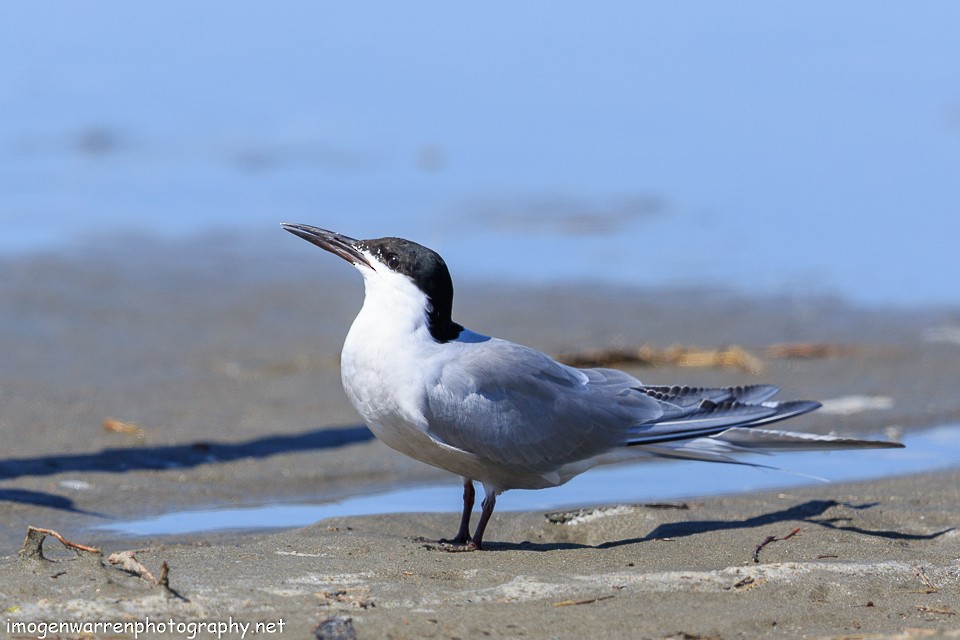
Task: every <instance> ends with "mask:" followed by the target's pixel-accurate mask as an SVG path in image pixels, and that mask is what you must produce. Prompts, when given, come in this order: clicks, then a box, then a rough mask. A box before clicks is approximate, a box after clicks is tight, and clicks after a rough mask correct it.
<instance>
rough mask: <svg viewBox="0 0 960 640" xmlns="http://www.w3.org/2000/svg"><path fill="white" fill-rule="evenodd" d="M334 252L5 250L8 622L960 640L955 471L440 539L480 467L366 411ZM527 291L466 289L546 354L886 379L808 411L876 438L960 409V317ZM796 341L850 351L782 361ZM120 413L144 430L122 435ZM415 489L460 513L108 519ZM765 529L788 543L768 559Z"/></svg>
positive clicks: (526, 523)
mask: <svg viewBox="0 0 960 640" xmlns="http://www.w3.org/2000/svg"><path fill="white" fill-rule="evenodd" d="M321 257H322V256H315V255H310V254H309V252H307V254H306V255H304V256H302V257H301V256H299V255H297V253H289V254H286V253H281V254H279V255H271V257H270V259H267V256H266V251H265V250H263V249H258V248H256V247H251V246H247V245H243V244H242V243H239V244H237V245H231V244H226V245H224V246H219V247H217V246H214V247H213V248H211V246H210V245H209V244H203V243H200V242H196V243H189V242H180V243H173V242H169V243H156V242H146V241H145V242H144V246H142V247H140V248H139V251H135V250H124V251H113V250H111V251H105V250H104V251H99V252H96V254H95V255H91V254H90V253H82V254H78V255H74V256H68V257H63V256H60V257H54V256H36V257H30V258H19V259H8V260H4V261H0V300H2V301H3V307H2V310H0V313H2V323H0V330H2V333H0V353H3V354H4V358H3V359H2V362H0V432H2V433H3V434H4V441H3V445H2V446H3V450H2V455H0V513H2V518H0V555H2V558H0V605H2V606H3V608H4V610H5V614H4V616H3V620H0V637H5V635H11V634H10V633H8V631H9V629H8V627H7V626H6V625H7V624H8V622H9V623H12V622H37V621H41V620H46V621H59V620H64V621H65V620H86V621H90V622H95V621H101V622H102V621H124V620H127V621H130V622H134V621H136V620H142V619H144V618H145V617H146V616H147V615H149V616H151V617H154V616H155V617H156V619H161V618H162V619H166V620H169V619H170V618H171V617H172V618H174V619H175V620H177V621H181V622H188V621H193V622H199V621H227V620H229V619H230V618H231V617H232V619H233V620H234V621H246V622H255V621H264V622H270V621H279V620H280V619H281V618H282V619H283V620H284V623H285V628H284V634H283V635H284V637H310V636H311V634H313V633H314V629H316V628H317V626H318V624H319V623H320V622H321V621H323V620H325V619H327V618H330V617H334V616H339V617H341V618H350V619H351V623H350V624H351V625H352V627H353V629H354V631H355V633H356V636H357V637H359V638H368V637H369V638H379V637H396V638H403V637H408V638H415V637H438V638H450V637H462V638H472V637H481V636H492V637H528V638H554V637H563V638H582V637H585V636H588V635H594V636H598V637H650V638H671V637H723V638H729V637H760V636H766V637H820V636H843V635H853V636H854V637H859V636H858V635H857V634H881V635H882V634H886V636H888V637H927V636H924V635H922V633H921V632H920V631H916V630H918V629H927V630H938V632H939V633H940V634H941V635H942V636H943V637H957V636H960V620H958V616H960V543H958V538H957V532H956V530H955V529H954V527H957V526H958V518H960V484H958V479H960V475H958V474H960V472H958V471H948V472H938V473H930V474H924V475H917V476H910V477H904V478H893V479H883V480H877V481H871V482H866V483H857V484H844V485H817V486H814V487H808V488H804V489H799V490H790V491H784V492H778V493H770V494H760V495H747V496H733V497H723V498H712V499H698V498H696V497H695V496H693V497H691V498H690V499H688V500H686V501H685V502H684V505H685V506H686V507H687V508H684V509H679V508H660V509H657V508H650V507H644V506H639V505H642V503H644V502H645V499H644V495H643V488H642V487H638V488H637V498H636V503H635V504H628V505H623V507H624V508H622V509H617V510H610V511H600V512H596V513H593V514H592V517H588V518H582V519H580V520H578V521H575V522H574V523H572V524H562V523H556V522H552V521H550V520H548V519H547V518H545V516H544V513H543V512H532V513H509V512H502V513H497V514H495V517H494V520H493V522H492V523H491V525H490V528H489V529H488V540H489V542H488V546H489V551H485V552H481V553H473V554H448V553H443V552H439V551H435V550H431V549H429V548H427V547H428V546H429V545H424V543H422V542H421V541H419V540H418V537H425V538H438V537H443V536H449V535H450V534H451V533H452V529H454V528H455V525H456V519H457V515H456V511H457V509H458V502H459V490H458V487H457V484H458V483H457V481H456V480H455V479H451V478H450V477H449V476H448V475H447V474H444V473H443V472H440V471H437V470H433V469H431V468H429V467H426V466H424V465H421V464H419V463H417V462H414V461H411V460H408V459H406V458H404V457H403V456H400V455H399V454H395V453H394V452H392V451H390V450H389V449H387V448H386V447H384V446H382V445H381V444H379V443H378V442H376V441H375V440H372V439H371V437H370V435H369V433H368V432H367V431H366V429H365V428H364V427H362V425H359V424H358V422H357V418H356V416H355V414H354V413H353V411H352V409H351V408H350V406H349V404H348V403H347V401H346V399H345V398H344V397H343V393H342V390H341V388H340V381H339V372H338V369H337V354H338V352H339V349H340V345H341V342H342V339H343V336H344V335H345V333H346V330H347V328H348V327H349V323H350V321H351V320H352V317H353V315H354V314H355V312H356V310H357V309H358V308H359V305H360V302H361V299H362V291H361V284H360V281H359V278H358V277H356V274H355V273H352V272H350V270H349V269H346V270H345V269H340V268H337V267H342V265H340V264H336V263H335V262H333V261H329V260H322V259H320V258H321ZM454 275H455V276H456V274H454ZM506 293H507V295H505V292H504V290H503V289H502V288H497V287H494V286H492V285H489V284H487V285H484V284H476V283H458V288H457V300H456V303H455V311H456V316H457V318H458V319H459V320H460V321H461V322H464V323H465V324H467V325H468V326H471V327H473V328H475V329H477V330H479V331H482V332H485V333H492V334H495V335H500V336H503V337H506V338H510V339H513V340H517V341H520V342H525V343H527V344H530V345H532V346H535V347H538V348H541V349H544V350H546V351H548V352H551V353H566V352H570V351H575V350H578V349H585V348H600V347H607V346H627V345H639V344H645V343H647V344H652V345H657V346H661V347H666V346H669V345H671V344H675V343H678V344H686V345H690V344H693V345H699V346H701V347H705V348H712V347H719V346H725V345H732V344H736V345H741V346H743V347H744V348H746V349H747V350H749V351H750V352H751V353H756V354H761V363H762V365H763V369H764V371H763V372H762V374H760V375H757V374H753V373H749V372H745V371H738V370H730V369H722V370H721V369H692V368H683V367H676V366H668V367H657V368H631V369H630V371H631V373H634V374H635V375H637V376H638V377H640V378H641V379H643V380H645V381H647V382H652V383H677V382H684V383H690V384H720V383H722V384H748V383H751V382H758V381H765V382H772V383H775V384H778V385H780V386H781V387H782V388H783V394H782V395H783V396H785V397H807V398H814V399H821V400H822V399H831V398H838V397H849V396H866V397H873V398H876V397H883V398H888V399H889V403H888V405H889V408H885V409H874V410H864V411H859V412H853V413H849V414H824V413H822V412H821V413H815V414H812V415H810V416H807V417H804V418H802V419H800V420H796V421H794V422H793V426H794V427H795V428H797V429H803V430H810V431H819V432H827V431H845V432H850V433H855V434H860V435H868V434H869V435H877V434H882V433H883V432H884V431H885V430H887V431H890V428H892V427H895V429H893V430H892V431H891V432H894V433H895V432H896V431H897V430H899V431H907V430H911V429H920V428H923V427H926V426H931V425H936V424H944V423H947V422H951V421H957V420H958V419H960V395H958V394H957V392H956V389H957V387H958V381H960V368H958V367H957V365H956V363H957V357H958V355H960V345H958V344H956V343H955V342H952V341H951V337H950V336H952V335H953V334H952V333H951V329H950V328H951V327H956V326H957V324H958V322H960V310H951V309H931V310H893V309H873V310H864V309H855V308H851V307H849V306H847V305H845V304H843V303H842V302H840V301H837V300H832V299H827V298H811V297H806V296H800V295H797V296H784V297H780V298H769V297H768V298H753V299H752V298H748V297H744V296H738V295H735V294H732V293H706V292H702V291H692V290H691V291H672V292H665V291H648V290H637V291H631V292H624V291H622V290H617V289H613V288H609V287H603V286H592V287H589V288H586V289H584V288H579V287H570V286H554V287H546V286H544V287H535V286H520V285H513V286H512V287H511V288H510V289H509V291H507V292H506ZM954 330H955V329H954ZM780 342H814V343H818V344H840V345H847V346H854V347H856V348H854V349H849V350H845V351H843V352H842V353H841V354H839V355H834V356H833V357H827V358H811V359H797V358H792V359H790V358H788V359H775V358H769V357H763V356H762V348H763V347H764V346H767V345H770V344H773V343H780ZM108 418H115V419H116V420H117V421H119V422H121V423H123V424H124V425H128V426H127V427H123V428H120V429H119V430H114V431H111V430H108V429H105V428H104V426H103V425H104V421H105V420H106V419H108ZM129 425H134V426H132V427H130V426H129ZM716 473H718V474H719V473H723V467H722V466H719V465H718V468H717V471H716ZM412 482H446V483H449V486H450V493H451V495H450V513H445V514H404V515H380V516H370V517H360V518H342V519H334V520H325V521H322V522H319V523H317V524H316V525H313V526H311V527H307V528H305V529H298V530H286V531H275V532H265V533H263V532H261V533H257V534H251V533H231V532H223V533H215V534H204V535H187V536H179V537H157V538H124V537H122V536H118V535H117V534H113V533H110V532H109V531H104V530H98V529H94V528H93V527H94V526H95V525H97V524H101V523H103V522H106V521H108V520H109V519H116V518H133V517H142V516H145V515H150V514H157V513H162V512H166V511H172V510H178V509H185V508H190V507H210V506H229V505H234V506H242V505H254V504H262V503H264V502H269V501H283V502H291V501H297V500H314V501H316V500H322V499H327V498H331V497H337V496H343V495H350V494H358V493H364V492H369V491H372V490H375V489H379V488H384V487H390V486H395V485H398V484H405V483H412ZM509 500H510V493H509V492H508V493H506V494H504V496H503V497H502V499H501V503H503V504H506V503H508V502H509ZM555 519H556V518H555ZM29 525H33V526H37V527H44V528H49V529H53V530H56V531H58V532H60V533H61V534H62V535H63V536H65V537H66V538H67V539H69V540H72V541H74V542H77V543H82V544H84V545H92V546H96V547H100V548H102V549H103V556H102V557H100V556H97V555H96V554H91V553H89V552H80V554H79V556H78V557H76V558H74V554H73V552H70V551H68V550H65V549H61V548H59V547H61V545H60V543H59V542H57V541H55V540H53V539H50V538H48V539H47V541H46V542H45V544H44V549H45V550H46V552H47V553H48V554H49V555H51V556H54V557H55V558H57V559H59V560H60V562H56V563H50V562H48V561H41V560H38V559H36V558H32V559H22V558H19V557H18V556H17V551H18V550H19V549H20V547H21V544H22V543H23V538H24V535H25V533H26V530H27V527H28V526H29ZM796 529H799V531H798V532H797V533H796V534H794V535H792V536H791V535H790V534H791V533H792V532H793V531H794V530H796ZM769 536H776V537H778V538H783V537H786V536H790V537H789V538H787V539H785V540H778V541H775V542H770V543H769V544H767V545H766V546H764V547H763V548H762V549H761V550H760V553H759V562H756V563H755V562H754V561H753V555H754V551H755V549H756V547H757V545H759V544H761V543H762V542H763V541H764V540H766V539H767V538H768V537H769ZM125 550H136V556H137V558H139V559H140V561H141V562H142V563H143V564H144V565H145V566H146V567H147V568H149V570H150V571H151V572H152V573H153V574H154V576H158V575H159V573H160V565H161V563H162V562H166V563H167V565H168V566H169V587H170V589H171V590H172V592H173V593H171V591H167V590H164V589H163V588H161V587H156V586H153V585H151V584H150V583H149V581H148V580H145V579H144V578H143V577H138V576H136V575H132V574H130V573H127V572H123V571H122V570H120V569H118V568H117V567H116V566H114V565H110V564H109V563H108V562H107V560H106V559H107V557H108V556H109V555H110V554H111V553H113V552H118V551H125ZM174 593H175V594H179V596H178V595H174ZM911 630H914V631H911ZM896 634H901V635H900V636H897V635H896ZM12 635H14V637H30V634H27V633H13V634H12ZM63 637H97V638H100V637H103V638H108V637H126V636H125V635H124V634H123V633H120V634H116V633H113V632H112V631H111V632H99V633H93V634H87V635H83V634H75V635H70V634H64V635H63ZM141 637H144V636H141ZM148 637H186V636H178V635H176V634H172V635H171V634H169V633H168V634H162V633H160V632H158V631H157V632H156V633H155V634H154V635H152V636H149V635H148ZM225 637H240V636H239V634H236V635H233V636H225ZM248 637H249V636H248ZM868 637H871V636H869V635H868ZM934 637H935V636H934Z"/></svg>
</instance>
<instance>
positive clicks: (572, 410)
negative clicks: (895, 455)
mask: <svg viewBox="0 0 960 640" xmlns="http://www.w3.org/2000/svg"><path fill="white" fill-rule="evenodd" d="M282 226H283V228H284V229H286V230H287V231H289V232H290V233H293V234H294V235H296V236H299V237H300V238H303V239H304V240H306V241H308V242H310V243H312V244H314V245H316V246H318V247H320V248H321V249H324V250H326V251H329V252H330V253H332V254H334V255H336V256H339V257H340V258H343V259H344V260H346V261H347V262H349V263H350V264H352V265H353V266H354V267H356V268H357V270H358V271H360V274H361V275H362V276H363V283H364V290H365V296H364V301H363V306H362V308H361V309H360V312H359V314H358V315H357V317H356V319H355V320H354V322H353V324H352V326H351V327H350V330H349V332H348V333H347V337H346V339H345V341H344V343H343V352H342V354H341V364H340V372H341V377H342V379H343V387H344V390H345V391H346V395H347V397H348V398H349V399H350V402H351V403H352V404H353V406H354V407H355V408H356V410H357V412H358V413H359V414H360V416H361V417H362V418H363V420H364V422H365V423H366V424H367V426H368V427H369V428H370V430H371V431H372V432H373V433H374V435H376V437H377V438H378V439H380V440H381V441H382V442H383V443H385V444H386V445H387V446H389V447H392V448H393V449H396V450H397V451H399V452H401V453H403V454H406V455H408V456H410V457H411V458H414V459H416V460H420V461H422V462H425V463H427V464H430V465H433V466H435V467H439V468H441V469H445V470H447V471H449V472H451V473H454V474H456V475H458V476H460V477H461V478H462V479H463V514H462V516H461V519H460V528H459V530H458V531H457V534H456V536H454V537H453V539H452V540H446V541H443V542H445V543H447V544H448V545H449V546H450V548H451V549H457V550H468V551H472V550H477V549H480V548H481V547H482V545H483V534H484V531H485V529H486V526H487V523H488V522H489V521H490V516H491V514H492V513H493V509H494V506H495V505H496V501H497V496H498V495H499V494H500V493H502V492H504V491H506V490H508V489H542V488H546V487H555V486H558V485H562V484H563V483H565V482H567V481H568V480H570V479H571V478H573V477H574V476H576V475H578V474H580V473H583V472H584V471H586V470H588V469H590V468H592V467H594V466H596V465H599V464H605V463H612V462H621V461H626V460H633V459H638V458H642V457H650V456H652V457H659V458H680V459H688V460H705V461H712V462H728V463H730V462H734V463H738V464H744V463H743V462H741V461H740V460H738V458H737V455H738V454H747V453H759V452H768V451H776V450H803V449H811V450H812V449H837V448H865V447H899V446H902V445H900V444H899V443H894V442H884V441H873V440H858V439H853V438H846V437H841V436H834V435H819V434H810V433H797V432H790V431H780V430H773V429H769V428H767V426H768V425H770V424H771V423H774V422H778V421H780V420H785V419H787V418H792V417H794V416H798V415H801V414H804V413H807V412H809V411H813V410H814V409H817V408H818V407H820V403H818V402H813V401H808V400H799V401H789V402H776V401H773V400H771V399H770V398H772V397H773V396H774V395H775V394H776V393H777V392H778V391H779V389H778V388H777V387H775V386H773V385H761V384H757V385H750V386H735V387H729V388H699V387H691V386H679V385H678V386H662V385H646V384H643V383H642V382H641V381H640V380H638V379H637V378H634V377H633V376H631V375H628V374H627V373H625V372H623V371H619V370H615V369H599V368H598V369H578V368H574V367H570V366H567V365H564V364H561V363H559V362H557V361H555V360H553V359H552V358H550V357H549V356H547V355H546V354H544V353H541V352H539V351H536V350H534V349H531V348H529V347H525V346H522V345H519V344H515V343H512V342H508V341H506V340H501V339H498V338H494V337H489V336H485V335H482V334H479V333H475V332H473V331H470V330H469V329H466V328H465V327H463V326H462V325H460V324H457V323H456V322H454V321H453V317H452V310H453V281H452V279H451V277H450V272H449V270H448V269H447V265H446V263H445V262H444V260H443V258H441V257H440V255H439V254H437V253H436V252H435V251H432V250H431V249H428V248H427V247H424V246H422V245H419V244H417V243H416V242H412V241H410V240H405V239H403V238H377V239H372V240H355V239H353V238H350V237H348V236H345V235H342V234H339V233H335V232H333V231H328V230H326V229H320V228H317V227H313V226H309V225H304V224H289V223H284V224H283V225H282ZM746 464H751V463H746ZM757 466H759V465H757ZM475 481H476V482H479V483H480V484H481V485H482V486H483V490H484V498H483V502H482V504H481V506H482V509H481V513H480V519H479V520H478V522H477V526H476V529H475V531H474V533H473V535H472V536H471V535H470V519H471V514H472V512H473V506H474V499H475V489H474V485H473V483H474V482H475Z"/></svg>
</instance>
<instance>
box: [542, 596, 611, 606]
mask: <svg viewBox="0 0 960 640" xmlns="http://www.w3.org/2000/svg"><path fill="white" fill-rule="evenodd" d="M612 597H613V596H598V597H596V598H588V599H586V600H564V601H563V602H554V603H553V606H555V607H572V606H575V605H578V604H593V603H594V602H600V601H601V600H609V599H610V598H612Z"/></svg>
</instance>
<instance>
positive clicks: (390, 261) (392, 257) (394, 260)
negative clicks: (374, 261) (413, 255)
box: [384, 253, 400, 271]
mask: <svg viewBox="0 0 960 640" xmlns="http://www.w3.org/2000/svg"><path fill="white" fill-rule="evenodd" d="M384 263H385V264H386V265H387V267H389V268H390V269H392V270H393V271H396V270H397V267H399V266H400V258H398V257H397V254H395V253H389V254H387V258H386V260H384Z"/></svg>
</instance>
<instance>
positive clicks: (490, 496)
mask: <svg viewBox="0 0 960 640" xmlns="http://www.w3.org/2000/svg"><path fill="white" fill-rule="evenodd" d="M484 491H485V492H486V493H485V495H484V496H483V502H481V503H480V506H481V507H482V510H481V511H480V520H478V521H477V530H476V531H474V532H473V538H471V539H470V542H468V543H467V549H468V550H470V551H473V550H475V549H480V548H481V545H482V544H483V530H484V529H486V528H487V522H488V521H489V520H490V516H492V515H493V508H494V506H496V504H497V492H496V491H492V490H490V489H487V488H486V487H484Z"/></svg>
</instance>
